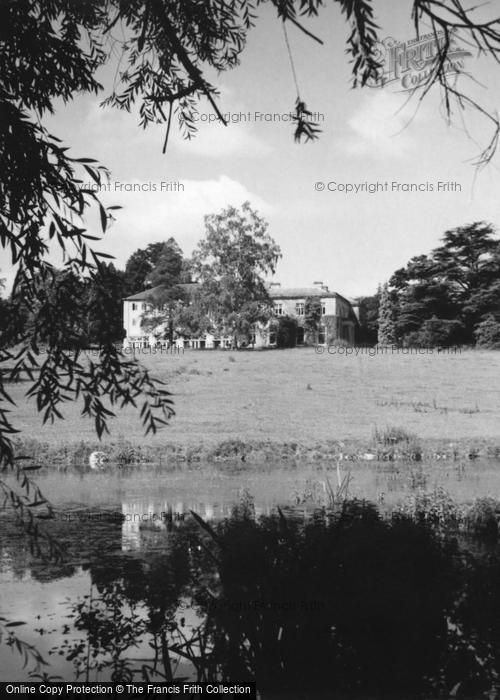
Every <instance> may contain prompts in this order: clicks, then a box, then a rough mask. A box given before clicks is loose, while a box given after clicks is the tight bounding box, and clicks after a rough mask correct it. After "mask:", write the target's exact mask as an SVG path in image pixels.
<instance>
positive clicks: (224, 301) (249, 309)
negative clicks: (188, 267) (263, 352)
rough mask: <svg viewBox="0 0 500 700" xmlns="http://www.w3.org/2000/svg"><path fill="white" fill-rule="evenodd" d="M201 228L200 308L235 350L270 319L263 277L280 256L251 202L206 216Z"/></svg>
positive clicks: (195, 264)
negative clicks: (203, 235) (256, 325)
mask: <svg viewBox="0 0 500 700" xmlns="http://www.w3.org/2000/svg"><path fill="white" fill-rule="evenodd" d="M205 227H206V233H205V237H204V238H203V239H202V240H201V241H200V242H199V243H198V246H197V248H196V249H195V251H194V253H193V257H192V270H193V274H194V276H195V278H196V280H197V281H198V283H199V285H200V303H201V304H202V305H203V307H204V310H205V313H206V314H207V315H208V316H209V317H210V318H211V320H212V322H213V324H214V326H215V327H216V328H217V329H218V331H219V332H220V333H223V334H227V335H230V336H231V337H232V339H233V344H234V346H235V347H237V346H238V344H239V342H240V341H242V340H243V341H245V340H248V337H249V334H250V330H251V326H252V325H253V324H254V323H256V322H259V321H261V322H265V321H267V320H268V319H269V318H270V316H271V313H272V302H271V299H270V297H269V294H268V291H267V287H266V284H265V279H264V277H265V276H266V275H269V274H273V273H274V271H275V267H276V263H277V262H278V260H279V258H280V257H281V251H280V248H279V246H278V245H277V244H276V242H275V241H274V240H273V239H272V238H271V236H269V234H268V233H267V223H266V222H265V221H264V219H262V218H261V217H260V216H259V215H258V213H257V212H256V211H254V210H253V209H252V208H251V206H250V203H249V202H245V203H244V204H243V205H242V207H241V208H240V209H237V208H235V207H228V208H227V209H225V210H223V211H222V212H221V213H220V214H210V215H209V216H206V217H205Z"/></svg>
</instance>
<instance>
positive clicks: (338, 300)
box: [123, 282, 358, 349]
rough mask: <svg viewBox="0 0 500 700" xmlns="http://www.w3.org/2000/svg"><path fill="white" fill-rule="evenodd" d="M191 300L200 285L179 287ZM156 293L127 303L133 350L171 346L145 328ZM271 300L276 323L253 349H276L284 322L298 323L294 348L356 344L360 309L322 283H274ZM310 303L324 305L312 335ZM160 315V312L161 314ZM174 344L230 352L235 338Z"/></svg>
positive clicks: (261, 328)
mask: <svg viewBox="0 0 500 700" xmlns="http://www.w3.org/2000/svg"><path fill="white" fill-rule="evenodd" d="M179 286H181V287H183V289H184V292H185V293H187V296H188V297H189V295H190V294H192V293H193V291H194V290H195V289H196V287H197V285H196V283H191V284H183V285H179ZM154 293H155V289H151V288H150V289H145V290H144V291H142V292H139V293H138V294H133V295H132V296H129V297H127V298H126V299H124V300H123V327H124V329H125V341H124V342H125V344H126V345H127V346H129V347H136V348H144V347H150V346H156V345H157V344H158V343H159V344H167V341H166V340H165V337H166V329H164V328H162V327H161V326H158V327H157V328H156V329H155V330H154V332H152V333H147V332H145V331H144V330H143V328H142V327H141V322H142V317H143V315H144V314H145V313H148V314H154V313H155V307H154V304H153V303H152V298H153V297H154ZM269 296H270V297H271V299H272V300H273V303H274V311H275V319H274V322H270V323H268V324H266V325H261V324H257V325H256V327H255V329H254V333H253V335H252V342H251V345H252V347H254V348H272V347H276V345H277V343H278V336H277V333H278V326H279V322H280V319H283V320H284V319H285V318H288V319H294V322H295V323H294V326H295V331H294V338H293V339H292V342H291V344H292V345H305V344H322V345H323V344H324V345H329V344H333V343H335V342H339V341H342V342H345V343H349V344H351V345H352V344H353V343H354V339H355V329H356V326H357V325H358V308H357V305H356V304H355V303H354V302H352V301H350V300H349V299H346V298H345V297H343V296H341V295H340V294H338V293H337V292H332V291H330V290H329V289H328V287H327V286H325V285H324V284H323V283H322V282H314V284H313V285H312V286H311V287H282V286H281V285H280V284H278V283H275V282H273V283H271V285H270V286H269ZM307 299H318V300H319V302H320V304H321V312H322V313H321V321H320V323H319V327H318V330H317V331H316V332H315V333H314V334H313V335H311V333H308V332H307V331H306V330H305V328H304V321H305V305H306V300H307ZM158 312H160V311H159V310H158ZM174 342H175V344H176V346H177V347H182V348H183V347H190V348H196V349H203V348H207V349H208V348H228V347H230V346H231V338H230V337H228V336H227V337H226V336H218V335H214V334H212V333H204V334H203V335H201V336H200V337H196V338H185V337H182V336H176V337H175V339H174Z"/></svg>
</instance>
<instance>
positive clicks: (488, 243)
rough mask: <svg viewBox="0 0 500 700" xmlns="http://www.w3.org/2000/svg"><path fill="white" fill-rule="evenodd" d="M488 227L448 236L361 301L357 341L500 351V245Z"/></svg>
mask: <svg viewBox="0 0 500 700" xmlns="http://www.w3.org/2000/svg"><path fill="white" fill-rule="evenodd" d="M494 234H495V230H494V228H493V227H492V226H491V225H490V224H487V223H485V222H476V223H473V224H470V225H467V226H461V227H458V228H456V229H453V230H450V231H446V233H445V234H444V236H443V243H442V245H441V246H439V247H438V248H435V249H434V250H433V251H431V252H430V253H429V254H427V255H417V256H415V257H413V258H412V259H411V260H410V261H409V262H408V263H407V265H406V266H405V267H402V268H401V269H399V270H396V272H395V273H394V274H393V275H392V277H391V278H390V279H389V281H388V282H387V283H386V284H384V285H381V286H380V287H379V289H378V291H377V293H376V294H374V295H373V296H368V297H362V298H361V299H360V300H359V302H360V335H359V341H360V342H366V343H376V342H379V343H381V344H383V345H392V344H397V345H421V346H426V347H433V346H436V345H441V346H443V345H459V344H465V345H477V346H480V347H481V346H482V347H492V348H494V347H500V241H499V240H497V239H496V238H494Z"/></svg>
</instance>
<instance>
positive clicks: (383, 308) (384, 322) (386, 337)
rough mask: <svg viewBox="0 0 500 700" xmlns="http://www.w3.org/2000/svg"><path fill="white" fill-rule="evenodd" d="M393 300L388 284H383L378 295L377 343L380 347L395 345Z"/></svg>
mask: <svg viewBox="0 0 500 700" xmlns="http://www.w3.org/2000/svg"><path fill="white" fill-rule="evenodd" d="M394 315H395V309H394V299H393V295H392V294H391V292H390V290H389V286H388V284H387V283H386V284H384V286H383V287H382V291H381V294H380V306H379V315H378V342H379V343H380V345H394V344H395V343H396V327H395V323H394V320H395V318H394Z"/></svg>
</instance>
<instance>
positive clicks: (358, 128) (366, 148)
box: [343, 89, 414, 157]
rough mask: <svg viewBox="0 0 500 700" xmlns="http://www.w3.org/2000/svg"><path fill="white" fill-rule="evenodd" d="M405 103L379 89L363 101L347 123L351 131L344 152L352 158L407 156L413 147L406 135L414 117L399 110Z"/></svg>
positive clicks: (412, 141) (410, 138)
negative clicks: (363, 156)
mask: <svg viewBox="0 0 500 700" xmlns="http://www.w3.org/2000/svg"><path fill="white" fill-rule="evenodd" d="M406 100H407V97H404V98H402V97H401V96H398V95H395V94H393V93H390V92H388V91H384V90H382V89H380V90H377V91H375V92H373V94H371V95H369V96H367V97H365V99H364V100H363V102H362V103H361V105H360V107H359V108H358V109H357V110H356V111H355V112H354V114H353V115H352V117H351V118H350V119H349V120H348V122H347V123H348V126H349V127H350V130H351V131H350V134H349V135H348V137H347V139H346V140H345V141H344V143H343V146H344V149H345V150H346V151H347V152H348V153H350V154H352V155H371V156H374V157H377V156H404V155H406V154H407V153H408V151H409V150H410V149H412V148H413V145H414V139H413V138H412V137H411V136H410V133H409V130H410V129H411V124H413V123H414V119H413V120H412V116H413V113H411V112H410V110H409V109H402V107H403V106H404V104H405V101H406ZM408 106H409V107H410V105H408Z"/></svg>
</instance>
